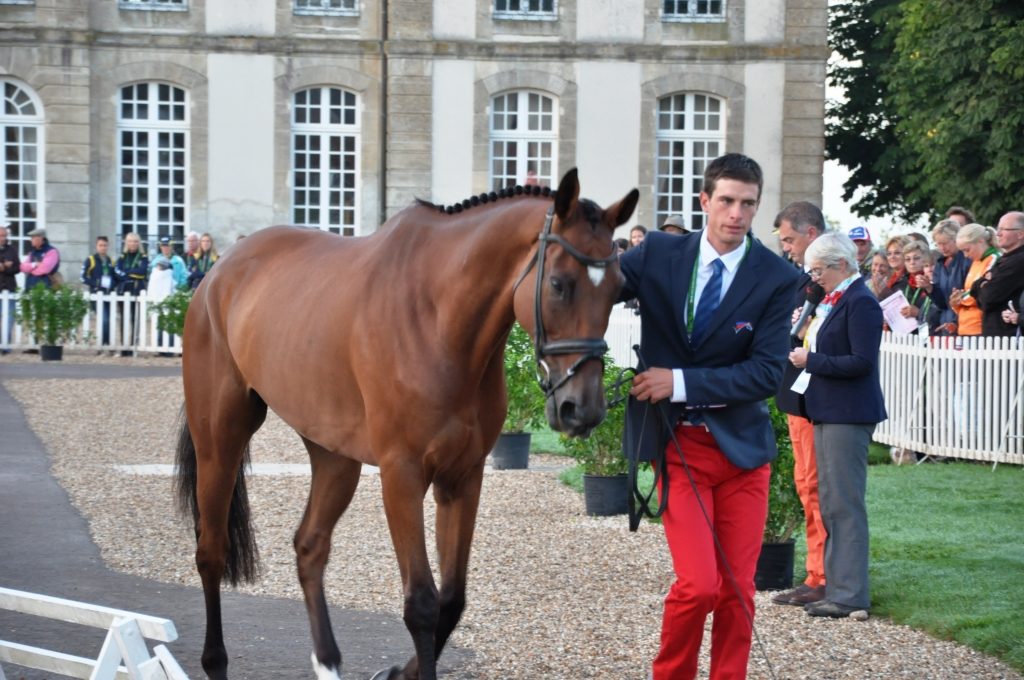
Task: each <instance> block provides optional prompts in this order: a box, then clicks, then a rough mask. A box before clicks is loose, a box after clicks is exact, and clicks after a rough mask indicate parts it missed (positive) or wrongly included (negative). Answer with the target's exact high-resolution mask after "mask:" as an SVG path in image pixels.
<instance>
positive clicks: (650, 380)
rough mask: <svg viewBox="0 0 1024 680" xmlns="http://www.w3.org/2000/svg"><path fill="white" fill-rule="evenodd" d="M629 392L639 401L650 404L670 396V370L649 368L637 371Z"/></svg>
mask: <svg viewBox="0 0 1024 680" xmlns="http://www.w3.org/2000/svg"><path fill="white" fill-rule="evenodd" d="M629 393H630V394H631V395H633V396H634V397H636V398H637V399H639V400H640V401H650V402H651V403H652V404H654V403H656V402H659V401H661V400H662V399H668V398H670V397H671V396H672V371H671V369H668V368H651V369H648V370H646V371H644V372H643V373H637V374H636V377H634V378H633V387H632V388H630V390H629Z"/></svg>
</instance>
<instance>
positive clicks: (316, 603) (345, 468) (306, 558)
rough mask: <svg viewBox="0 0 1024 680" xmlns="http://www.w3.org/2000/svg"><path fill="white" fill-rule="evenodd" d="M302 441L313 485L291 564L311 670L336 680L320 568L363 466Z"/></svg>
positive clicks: (337, 654)
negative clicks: (308, 636) (309, 642)
mask: <svg viewBox="0 0 1024 680" xmlns="http://www.w3.org/2000/svg"><path fill="white" fill-rule="evenodd" d="M302 441H303V443H304V444H305V445H306V450H307V451H309V460H310V464H311V465H312V467H313V480H312V483H311V485H310V490H309V501H308V502H307V503H306V512H305V514H304V515H303V516H302V522H301V524H299V529H298V531H296V532H295V561H296V564H297V566H298V572H299V583H300V584H301V585H302V594H303V596H304V597H305V600H306V612H307V613H308V614H309V626H310V629H311V632H312V635H313V654H312V661H313V670H314V671H315V672H316V677H317V679H318V680H337V679H338V678H340V675H341V651H339V650H338V645H337V643H336V642H335V641H334V634H333V633H332V631H331V620H330V615H329V614H328V610H327V600H326V598H325V597H324V568H325V567H326V566H327V557H328V555H329V553H330V551H331V533H332V532H333V530H334V525H335V524H337V523H338V518H339V517H341V515H342V514H343V513H344V512H345V509H346V508H347V507H348V504H349V502H350V501H351V500H352V496H353V494H354V493H355V491H356V486H358V484H359V474H360V469H361V467H362V466H361V464H360V463H359V461H356V460H351V459H349V458H345V457H343V456H340V455H336V454H332V453H331V452H329V451H327V450H326V449H324V448H323V447H321V446H320V445H319V444H316V443H314V442H311V441H309V440H308V439H306V438H305V437H303V439H302Z"/></svg>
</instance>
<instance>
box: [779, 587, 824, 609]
mask: <svg viewBox="0 0 1024 680" xmlns="http://www.w3.org/2000/svg"><path fill="white" fill-rule="evenodd" d="M824 599H825V586H818V587H816V588H812V587H811V586H809V585H807V584H806V583H801V584H800V585H798V586H797V587H796V588H793V589H792V590H785V591H783V592H781V593H779V594H778V595H775V596H774V597H772V602H774V603H775V604H789V605H793V606H795V607H803V606H804V605H805V604H809V603H811V602H818V601H819V600H824Z"/></svg>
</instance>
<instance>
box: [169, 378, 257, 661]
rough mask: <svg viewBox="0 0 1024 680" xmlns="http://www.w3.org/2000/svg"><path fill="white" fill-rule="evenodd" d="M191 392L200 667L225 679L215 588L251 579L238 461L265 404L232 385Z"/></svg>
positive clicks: (250, 551)
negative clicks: (201, 615)
mask: <svg viewBox="0 0 1024 680" xmlns="http://www.w3.org/2000/svg"><path fill="white" fill-rule="evenodd" d="M203 387H206V388H208V389H198V390H195V393H194V395H193V396H195V398H194V399H192V400H190V401H188V403H187V405H186V410H187V412H188V416H189V418H188V423H187V424H186V427H187V428H188V430H189V431H190V433H191V439H192V443H193V446H194V455H195V467H196V470H195V471H196V477H195V478H196V486H195V491H196V493H195V513H196V567H197V569H198V571H199V577H200V579H201V580H202V583H203V597H204V599H205V602H206V639H205V641H204V643H203V654H202V665H203V670H205V671H206V674H207V676H209V677H210V678H212V679H213V680H226V678H227V677H228V676H227V666H228V656H227V650H226V649H225V647H224V633H223V629H222V625H221V607H220V584H221V581H222V580H223V579H224V578H225V575H227V578H228V580H230V581H231V582H232V583H236V584H237V583H238V582H239V581H240V580H246V581H251V580H254V577H255V571H256V560H257V558H256V552H255V543H254V541H253V537H252V535H251V532H250V524H249V507H248V500H247V498H246V492H245V481H244V477H243V472H244V468H243V467H242V465H243V459H244V457H245V452H246V447H247V445H248V443H249V440H250V439H251V438H252V435H253V433H254V432H255V431H256V430H257V429H259V427H260V425H262V424H263V419H264V418H265V417H266V413H267V406H266V404H265V403H264V402H263V400H262V399H260V398H259V397H258V396H257V395H255V394H253V393H250V392H248V391H247V390H245V389H242V388H236V387H235V386H234V385H231V384H221V385H219V386H217V387H219V389H215V387H214V386H210V385H204V386H203Z"/></svg>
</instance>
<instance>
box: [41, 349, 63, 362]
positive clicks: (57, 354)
mask: <svg viewBox="0 0 1024 680" xmlns="http://www.w3.org/2000/svg"><path fill="white" fill-rule="evenodd" d="M39 358H40V359H42V360H43V361H62V360H63V359H64V347H63V346H62V345H39Z"/></svg>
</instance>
